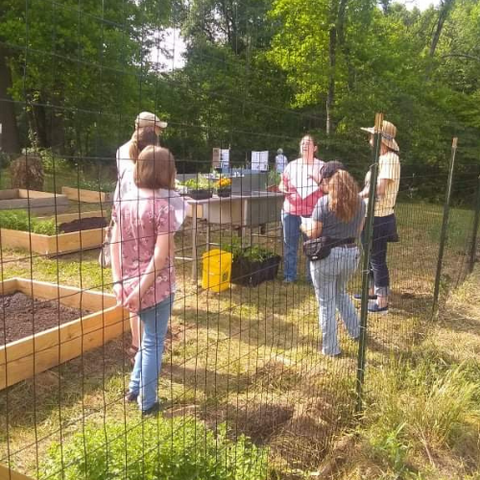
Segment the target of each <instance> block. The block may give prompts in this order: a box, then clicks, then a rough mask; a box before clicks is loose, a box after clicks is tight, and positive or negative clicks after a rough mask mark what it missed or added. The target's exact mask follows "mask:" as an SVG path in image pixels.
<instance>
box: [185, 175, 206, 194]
mask: <svg viewBox="0 0 480 480" xmlns="http://www.w3.org/2000/svg"><path fill="white" fill-rule="evenodd" d="M184 185H185V187H187V191H188V196H189V197H190V198H193V200H205V199H207V198H212V189H211V187H210V182H209V181H208V180H207V179H206V178H205V177H203V176H201V175H199V176H197V177H196V178H191V179H190V180H187V181H186V182H185V183H184Z"/></svg>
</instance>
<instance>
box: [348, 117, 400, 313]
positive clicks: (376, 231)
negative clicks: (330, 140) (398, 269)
mask: <svg viewBox="0 0 480 480" xmlns="http://www.w3.org/2000/svg"><path fill="white" fill-rule="evenodd" d="M362 130H363V131H365V132H368V133H369V134H370V146H371V147H373V146H374V144H373V138H374V134H375V133H376V132H375V128H373V127H372V128H362ZM378 133H380V134H381V144H380V156H379V158H378V178H377V185H376V189H375V194H376V195H375V213H374V219H373V237H372V249H371V260H370V268H369V270H370V278H371V284H372V287H373V291H372V290H371V291H370V296H369V298H370V299H371V300H372V301H371V302H370V303H369V306H368V310H369V311H370V312H372V313H388V298H389V293H390V275H389V271H388V266H387V247H388V243H389V242H395V241H398V235H397V222H396V219H395V203H396V201H397V194H398V189H399V186H400V159H399V157H398V152H399V151H400V148H399V146H398V143H397V141H396V140H395V137H396V136H397V127H396V126H395V125H394V124H393V123H391V122H387V121H386V120H384V121H383V123H382V129H381V131H380V132H378ZM369 193H370V172H368V173H367V175H366V177H365V187H364V189H363V190H362V191H361V192H360V196H361V197H362V198H364V199H365V200H367V199H368V197H369ZM355 298H356V299H359V298H361V296H360V295H355Z"/></svg>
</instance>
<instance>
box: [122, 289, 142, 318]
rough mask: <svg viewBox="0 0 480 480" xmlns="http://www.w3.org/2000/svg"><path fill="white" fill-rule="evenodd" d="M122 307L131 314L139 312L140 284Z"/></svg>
mask: <svg viewBox="0 0 480 480" xmlns="http://www.w3.org/2000/svg"><path fill="white" fill-rule="evenodd" d="M123 306H124V307H125V308H127V309H128V310H130V311H131V312H138V311H139V310H140V284H139V285H137V287H136V288H134V289H133V290H132V292H131V293H130V295H129V296H128V297H127V298H126V299H125V302H124V304H123Z"/></svg>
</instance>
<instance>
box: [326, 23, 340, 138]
mask: <svg viewBox="0 0 480 480" xmlns="http://www.w3.org/2000/svg"><path fill="white" fill-rule="evenodd" d="M329 37H330V41H329V46H328V59H329V66H330V74H329V82H328V92H327V101H326V103H325V112H326V116H327V121H326V125H325V133H326V134H327V137H329V136H330V134H331V133H332V123H333V122H332V117H333V104H334V102H335V65H336V50H337V29H336V27H331V28H330V32H329Z"/></svg>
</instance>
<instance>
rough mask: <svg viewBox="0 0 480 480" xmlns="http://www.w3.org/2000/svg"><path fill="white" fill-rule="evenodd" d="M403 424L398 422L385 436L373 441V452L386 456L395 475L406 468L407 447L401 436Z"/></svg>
mask: <svg viewBox="0 0 480 480" xmlns="http://www.w3.org/2000/svg"><path fill="white" fill-rule="evenodd" d="M404 427H405V424H404V423H402V424H400V425H399V426H398V427H397V428H395V429H394V430H392V431H390V432H388V433H387V434H386V435H385V436H381V437H378V438H376V439H375V440H374V441H373V442H372V443H373V448H374V452H375V453H376V454H377V455H379V456H380V457H383V458H386V459H387V460H388V462H389V464H390V466H391V467H392V469H393V471H394V472H395V473H396V474H397V475H401V474H402V473H404V472H405V471H406V470H407V465H406V457H407V454H408V450H409V447H408V445H406V444H405V440H404V439H403V438H402V430H403V429H404Z"/></svg>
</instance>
